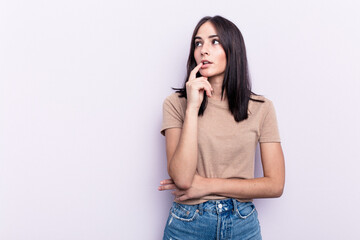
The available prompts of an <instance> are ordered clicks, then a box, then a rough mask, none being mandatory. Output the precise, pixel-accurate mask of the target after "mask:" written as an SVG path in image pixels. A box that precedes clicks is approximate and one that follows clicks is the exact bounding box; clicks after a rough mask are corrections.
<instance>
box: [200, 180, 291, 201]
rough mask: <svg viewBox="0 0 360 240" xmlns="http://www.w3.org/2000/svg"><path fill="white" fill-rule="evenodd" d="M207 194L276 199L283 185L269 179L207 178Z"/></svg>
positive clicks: (281, 191)
mask: <svg viewBox="0 0 360 240" xmlns="http://www.w3.org/2000/svg"><path fill="white" fill-rule="evenodd" d="M207 188H208V192H209V194H215V195H221V196H225V197H230V198H239V199H252V198H276V197H280V196H281V195H282V193H283V188H284V183H283V182H282V181H280V180H276V179H272V178H270V177H261V178H254V179H224V178H207Z"/></svg>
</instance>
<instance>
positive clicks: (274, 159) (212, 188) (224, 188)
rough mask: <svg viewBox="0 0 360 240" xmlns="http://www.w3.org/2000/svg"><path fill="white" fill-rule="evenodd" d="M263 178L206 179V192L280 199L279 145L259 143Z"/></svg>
mask: <svg viewBox="0 0 360 240" xmlns="http://www.w3.org/2000/svg"><path fill="white" fill-rule="evenodd" d="M260 152H261V161H262V166H263V171H264V177H261V178H255V179H221V178H209V179H208V192H209V193H210V194H216V195H221V196H226V197H233V198H240V199H251V198H275V197H280V196H281V195H282V193H283V189H284V185H285V163H284V155H283V151H282V148H281V144H280V143H260Z"/></svg>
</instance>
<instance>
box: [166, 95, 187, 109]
mask: <svg viewBox="0 0 360 240" xmlns="http://www.w3.org/2000/svg"><path fill="white" fill-rule="evenodd" d="M180 95H181V93H178V92H173V93H171V94H170V95H168V96H167V97H166V98H165V100H164V104H165V103H167V104H171V105H172V106H174V107H176V108H180V109H181V110H182V111H185V110H186V104H187V100H186V98H185V97H180Z"/></svg>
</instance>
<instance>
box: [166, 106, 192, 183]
mask: <svg viewBox="0 0 360 240" xmlns="http://www.w3.org/2000/svg"><path fill="white" fill-rule="evenodd" d="M197 114H198V109H196V108H188V109H186V113H185V120H184V124H183V128H182V129H180V128H170V129H167V130H165V137H166V154H167V159H168V160H167V161H168V164H167V166H168V168H167V170H168V174H169V176H170V177H171V179H173V181H174V183H175V185H176V186H177V187H178V188H180V189H188V188H189V187H190V186H191V183H192V181H193V177H194V175H195V171H196V165H197V156H198V144H197V125H198V119H197V118H198V116H197Z"/></svg>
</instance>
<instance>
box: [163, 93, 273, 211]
mask: <svg viewBox="0 0 360 240" xmlns="http://www.w3.org/2000/svg"><path fill="white" fill-rule="evenodd" d="M178 96H179V93H172V94H171V95H169V96H168V97H167V98H166V99H165V100H164V102H163V122H162V128H161V131H160V132H161V134H162V135H164V136H165V129H167V128H182V125H183V123H184V119H185V118H184V117H185V110H186V101H187V99H186V98H179V97H178ZM251 98H253V99H261V100H264V101H265V102H263V103H262V102H255V101H252V100H250V101H249V105H248V113H249V116H248V119H246V120H243V121H241V122H239V123H237V122H236V121H235V119H234V116H233V115H232V114H231V112H230V110H229V104H228V102H227V100H225V101H224V100H222V101H221V100H215V99H212V98H208V104H207V107H206V109H205V111H204V115H203V116H199V117H198V162H197V173H198V174H199V175H200V176H202V177H206V178H238V179H252V178H254V163H255V150H256V146H257V143H258V142H280V135H279V130H278V125H277V119H276V114H275V108H274V106H273V103H272V101H270V100H269V99H267V98H265V97H263V96H256V95H252V96H251ZM226 198H229V197H225V196H220V195H208V196H204V197H201V198H197V199H189V200H185V201H178V200H174V201H175V202H178V203H182V204H190V205H194V204H199V203H202V202H206V201H207V200H218V199H226ZM237 200H239V201H241V202H248V201H252V200H253V199H247V200H244V199H237Z"/></svg>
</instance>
